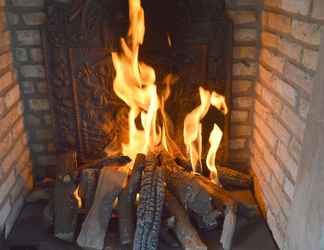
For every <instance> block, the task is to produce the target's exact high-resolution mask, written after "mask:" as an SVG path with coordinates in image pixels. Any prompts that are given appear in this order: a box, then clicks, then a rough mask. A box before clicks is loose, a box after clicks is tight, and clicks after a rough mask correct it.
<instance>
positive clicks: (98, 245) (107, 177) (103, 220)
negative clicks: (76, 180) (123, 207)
mask: <svg viewBox="0 0 324 250" xmlns="http://www.w3.org/2000/svg"><path fill="white" fill-rule="evenodd" d="M128 170H129V168H128V165H126V166H123V167H119V166H118V167H104V168H103V169H101V171H100V176H99V181H98V185H97V190H96V194H95V199H94V202H93V205H92V207H91V209H90V211H89V213H88V215H87V217H86V219H85V221H84V222H83V224H82V227H81V232H80V234H79V237H78V239H77V243H78V245H79V246H80V247H83V248H92V249H103V247H104V240H105V235H106V230H107V227H108V224H109V221H110V218H111V213H112V209H113V203H114V201H115V199H116V198H117V196H118V194H119V193H120V191H121V190H122V188H123V186H124V185H125V182H126V180H127V175H128Z"/></svg>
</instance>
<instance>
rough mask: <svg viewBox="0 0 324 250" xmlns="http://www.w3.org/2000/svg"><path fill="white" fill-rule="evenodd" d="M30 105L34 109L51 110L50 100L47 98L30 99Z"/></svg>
mask: <svg viewBox="0 0 324 250" xmlns="http://www.w3.org/2000/svg"><path fill="white" fill-rule="evenodd" d="M28 103H29V107H30V109H31V110H33V111H47V110H49V102H48V100H47V99H39V98H33V99H30V100H29V101H28Z"/></svg>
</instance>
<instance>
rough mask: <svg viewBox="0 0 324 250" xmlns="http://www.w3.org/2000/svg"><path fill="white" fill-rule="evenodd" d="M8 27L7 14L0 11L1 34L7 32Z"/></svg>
mask: <svg viewBox="0 0 324 250" xmlns="http://www.w3.org/2000/svg"><path fill="white" fill-rule="evenodd" d="M6 26H7V19H6V15H5V12H4V11H2V10H1V9H0V32H1V31H3V30H5V29H6Z"/></svg>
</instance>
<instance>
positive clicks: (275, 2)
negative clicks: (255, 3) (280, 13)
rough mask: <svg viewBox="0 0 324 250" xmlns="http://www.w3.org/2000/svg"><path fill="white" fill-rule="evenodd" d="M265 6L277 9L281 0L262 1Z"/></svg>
mask: <svg viewBox="0 0 324 250" xmlns="http://www.w3.org/2000/svg"><path fill="white" fill-rule="evenodd" d="M263 1H264V5H265V6H269V7H272V8H279V7H280V4H281V0H263Z"/></svg>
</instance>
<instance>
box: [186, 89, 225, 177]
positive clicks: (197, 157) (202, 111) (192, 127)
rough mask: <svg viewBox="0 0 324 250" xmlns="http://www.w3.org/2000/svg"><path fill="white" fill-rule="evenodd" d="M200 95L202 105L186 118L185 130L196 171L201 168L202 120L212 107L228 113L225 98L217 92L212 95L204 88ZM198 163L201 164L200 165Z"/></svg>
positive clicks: (187, 144)
mask: <svg viewBox="0 0 324 250" xmlns="http://www.w3.org/2000/svg"><path fill="white" fill-rule="evenodd" d="M199 94H200V101H201V104H200V105H199V106H198V107H197V108H195V109H194V110H193V111H192V112H191V113H189V114H188V115H187V116H186V117H185V120H184V130H183V137H184V143H185V145H186V149H187V153H188V155H189V158H190V162H191V164H192V167H193V168H194V170H195V171H198V169H197V168H198V166H199V165H200V166H201V153H202V124H201V120H202V119H203V118H204V117H205V115H206V114H207V112H208V110H209V108H210V106H211V105H212V106H214V107H215V108H217V109H218V110H221V111H222V112H223V113H224V114H226V113H227V112H228V109H227V105H226V102H225V98H224V96H222V95H219V94H217V93H216V92H212V93H210V92H209V91H208V90H205V89H203V88H202V87H200V88H199ZM218 146H219V145H218ZM218 146H217V148H218ZM217 148H216V151H217ZM215 155H216V154H215ZM198 162H199V163H200V164H198Z"/></svg>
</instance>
